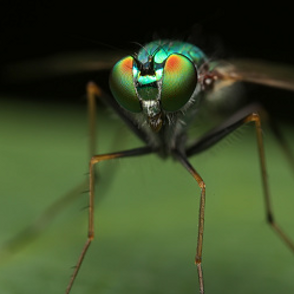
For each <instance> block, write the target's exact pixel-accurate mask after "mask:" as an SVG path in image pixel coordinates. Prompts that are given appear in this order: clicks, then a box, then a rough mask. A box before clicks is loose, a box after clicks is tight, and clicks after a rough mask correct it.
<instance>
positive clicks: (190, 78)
mask: <svg viewBox="0 0 294 294" xmlns="http://www.w3.org/2000/svg"><path fill="white" fill-rule="evenodd" d="M196 85H197V71H196V68H195V66H194V64H193V63H192V62H191V61H190V60H189V59H188V58H187V57H185V56H183V55H179V54H172V55H170V56H169V57H168V58H167V60H166V62H165V65H164V71H163V80H162V92H161V105H162V108H163V109H164V110H166V111H178V110H180V109H181V108H182V107H183V106H184V105H185V104H186V103H187V102H188V101H189V99H190V98H191V96H192V94H193V92H194V90H195V88H196Z"/></svg>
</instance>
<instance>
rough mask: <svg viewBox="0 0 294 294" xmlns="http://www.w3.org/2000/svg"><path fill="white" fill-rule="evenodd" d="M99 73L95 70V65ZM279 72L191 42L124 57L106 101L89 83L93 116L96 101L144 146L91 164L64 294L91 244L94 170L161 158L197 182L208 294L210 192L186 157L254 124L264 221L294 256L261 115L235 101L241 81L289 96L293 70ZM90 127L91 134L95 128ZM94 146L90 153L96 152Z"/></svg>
mask: <svg viewBox="0 0 294 294" xmlns="http://www.w3.org/2000/svg"><path fill="white" fill-rule="evenodd" d="M112 63H113V61H112V60H111V62H109V65H108V63H103V65H102V66H101V68H102V67H105V66H106V67H109V66H110V64H111V65H112ZM105 64H106V65H105ZM97 68H98V69H99V65H98V66H97ZM277 69H278V67H277V68H275V67H273V66H272V65H271V66H269V65H267V64H262V63H260V64H256V63H250V61H248V62H246V63H238V62H235V63H230V62H217V61H211V60H209V58H208V57H207V56H206V55H205V53H204V52H202V50H201V49H199V48H198V47H196V46H194V45H192V44H189V43H185V42H180V41H171V40H162V41H155V42H151V43H149V44H147V45H145V46H142V48H141V49H140V50H139V52H138V53H136V54H133V55H130V56H126V57H123V58H122V59H120V60H119V61H118V62H117V63H115V64H114V66H113V68H112V70H111V74H110V79H109V85H110V89H111V92H112V94H113V97H110V96H108V95H107V94H106V93H104V92H103V91H102V90H101V89H100V88H99V87H97V86H96V85H95V84H93V83H90V84H89V85H88V97H89V101H91V102H90V105H91V106H90V109H91V113H92V115H93V116H94V115H95V114H94V108H95V107H94V105H93V103H94V99H95V97H99V98H100V99H101V100H102V102H104V103H105V104H106V105H108V106H109V107H110V108H111V109H113V111H115V112H116V114H117V115H118V116H119V117H120V118H121V119H122V120H123V121H124V122H125V124H126V125H127V126H128V127H129V128H130V129H131V130H132V131H133V132H134V134H135V135H136V136H137V137H138V138H139V139H140V140H141V141H142V143H143V145H144V146H143V147H140V148H135V149H130V150H121V151H118V152H115V153H110V154H102V155H94V156H93V157H92V158H91V161H90V173H89V175H90V193H89V194H90V197H89V228H88V238H87V240H86V243H85V245H84V247H83V248H82V251H81V254H80V256H79V259H78V262H77V264H76V267H75V270H74V272H73V275H72V278H71V280H70V282H69V285H68V287H67V290H66V293H69V292H70V290H71V288H72V286H73V283H74V281H75V279H76V277H77V275H78V271H79V270H80V268H81V265H82V262H83V259H84V257H85V256H86V253H87V251H88V248H89V246H90V244H91V242H92V240H93V238H94V186H95V182H96V180H95V177H94V166H95V165H98V166H99V162H101V161H110V160H113V159H118V158H124V157H134V156H145V155H146V156H147V155H148V154H158V156H159V157H160V158H162V159H163V160H164V159H167V158H170V157H172V158H173V159H175V160H176V161H178V162H180V163H181V164H182V165H183V167H184V168H185V169H186V170H187V171H188V172H189V173H190V175H191V176H192V178H193V179H194V180H195V195H196V196H197V197H199V201H200V204H199V219H198V233H197V246H196V256H195V264H196V267H197V272H198V283H199V291H200V293H206V292H205V288H204V280H205V275H204V273H203V271H202V264H204V265H205V258H204V259H203V258H202V257H203V254H202V251H203V250H202V249H203V240H204V223H205V221H204V220H205V200H206V195H207V194H208V193H207V191H206V190H207V186H206V182H205V178H203V177H202V176H201V170H198V169H197V167H194V166H193V165H192V164H191V162H190V158H191V157H193V156H196V155H197V154H199V153H201V152H203V151H206V150H207V149H209V148H210V147H211V146H213V145H215V144H216V143H218V142H219V141H221V140H222V139H223V138H225V137H226V136H227V135H229V134H230V133H232V132H233V131H235V130H237V129H238V128H239V127H241V126H243V125H244V124H247V123H251V124H253V125H254V126H255V130H256V135H257V145H258V152H259V159H260V166H261V174H262V182H263V189H264V191H263V192H264V198H265V207H266V216H267V220H268V222H269V224H270V225H271V227H272V228H273V229H274V230H275V231H276V233H277V234H278V235H279V236H280V238H281V239H282V240H283V241H284V242H285V243H286V245H287V246H288V247H289V248H290V249H291V250H292V251H294V245H293V242H292V241H291V240H290V238H289V237H288V236H287V234H285V233H284V232H283V231H282V229H281V228H280V226H279V225H278V224H277V222H276V220H275V218H274V216H273V212H272V206H271V201H270V193H269V187H268V180H267V176H266V173H267V169H266V161H265V154H264V146H263V145H264V144H263V138H262V129H261V120H262V118H263V117H264V116H265V115H264V112H265V111H264V109H263V108H262V107H261V106H260V105H257V104H249V105H247V104H244V105H242V101H241V99H240V101H239V97H238V93H239V92H238V90H239V89H238V87H239V85H238V82H248V83H256V84H261V85H266V86H270V87H277V88H282V89H287V90H290V91H294V83H293V74H292V72H291V70H287V69H284V70H283V71H282V75H281V74H280V72H279V71H278V70H277ZM277 72H279V74H277ZM291 74H292V75H291ZM198 119H199V120H198ZM270 122H271V121H270ZM198 124H201V125H202V126H203V130H201V132H200V133H198V134H196V136H195V134H193V136H192V135H191V134H190V133H189V132H188V131H189V129H190V128H191V127H192V126H194V125H198ZM270 125H271V127H272V130H273V131H274V134H275V136H276V137H277V138H278V141H279V143H280V144H281V147H282V149H283V150H284V151H285V153H286V155H287V157H288V158H289V161H293V157H292V155H291V152H290V150H289V147H288V146H287V144H286V142H285V141H284V139H283V137H282V136H281V133H280V132H279V130H278V128H277V127H276V126H275V124H274V123H272V122H271V124H270ZM91 127H92V133H93V132H94V125H93V123H92V124H91ZM93 136H94V135H92V137H93ZM91 145H92V148H91V149H92V151H91V153H93V152H94V151H93V150H94V149H95V148H94V147H93V144H91ZM98 183H99V178H98ZM98 187H99V184H98ZM197 187H198V190H197ZM98 193H99V192H98ZM202 260H203V261H202Z"/></svg>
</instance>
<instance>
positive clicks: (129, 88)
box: [109, 56, 141, 112]
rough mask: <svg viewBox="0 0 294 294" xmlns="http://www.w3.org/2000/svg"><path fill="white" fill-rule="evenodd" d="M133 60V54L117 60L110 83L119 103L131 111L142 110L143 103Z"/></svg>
mask: <svg viewBox="0 0 294 294" xmlns="http://www.w3.org/2000/svg"><path fill="white" fill-rule="evenodd" d="M133 62H134V59H133V57H132V56H128V57H125V58H123V59H121V60H120V61H119V62H117V63H116V64H115V65H114V67H113V69H112V71H111V74H110V78H109V85H110V90H111V92H112V95H113V96H114V98H115V100H116V101H117V102H118V104H120V105H121V106H122V107H123V108H125V109H127V110H129V111H132V112H140V111H141V105H140V102H139V99H138V97H137V93H136V90H135V85H134V81H133Z"/></svg>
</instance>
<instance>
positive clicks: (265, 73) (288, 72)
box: [213, 59, 294, 91]
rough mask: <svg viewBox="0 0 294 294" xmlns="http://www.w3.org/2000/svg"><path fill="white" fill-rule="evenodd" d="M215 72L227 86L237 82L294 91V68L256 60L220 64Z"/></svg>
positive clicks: (216, 66) (217, 77)
mask: <svg viewBox="0 0 294 294" xmlns="http://www.w3.org/2000/svg"><path fill="white" fill-rule="evenodd" d="M213 72H214V73H215V75H216V79H220V80H221V81H224V82H225V84H230V83H234V82H237V81H241V82H248V83H255V84H260V85H264V86H269V87H276V88H280V89H285V90H289V91H294V67H291V66H288V65H285V64H279V63H274V62H266V61H262V60H254V59H240V60H237V59H236V60H232V61H229V62H223V61H221V62H219V63H217V64H216V65H215V67H214V69H213Z"/></svg>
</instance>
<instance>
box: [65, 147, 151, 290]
mask: <svg viewBox="0 0 294 294" xmlns="http://www.w3.org/2000/svg"><path fill="white" fill-rule="evenodd" d="M153 152H154V150H153V149H152V148H151V147H148V146H147V147H141V148H136V149H132V150H127V151H122V152H116V153H109V154H102V155H94V156H93V157H92V158H91V160H90V191H89V226H88V237H87V240H86V242H85V244H84V246H83V249H82V251H81V253H80V256H79V258H78V261H77V263H76V266H75V270H74V272H73V274H72V277H71V279H70V281H69V284H68V286H67V288H66V292H65V293H66V294H68V293H69V292H70V290H71V288H72V285H73V283H74V281H75V279H76V277H77V274H78V272H79V269H80V267H81V265H82V262H83V259H84V257H85V255H86V253H87V250H88V248H89V246H90V244H91V242H92V240H93V239H94V186H95V184H94V181H95V177H94V166H95V164H97V163H98V162H101V161H106V160H110V159H115V158H123V157H130V156H140V155H145V154H149V153H153Z"/></svg>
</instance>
